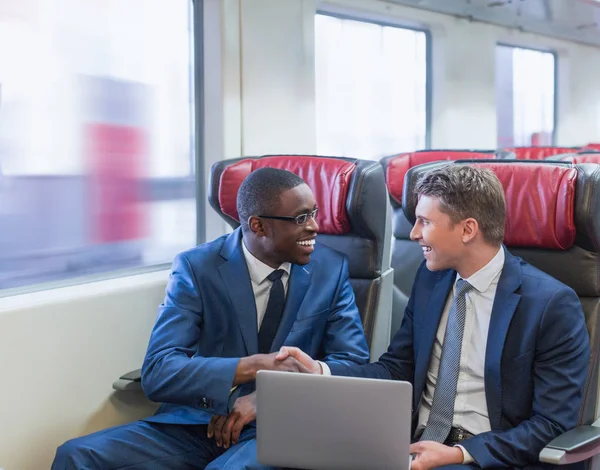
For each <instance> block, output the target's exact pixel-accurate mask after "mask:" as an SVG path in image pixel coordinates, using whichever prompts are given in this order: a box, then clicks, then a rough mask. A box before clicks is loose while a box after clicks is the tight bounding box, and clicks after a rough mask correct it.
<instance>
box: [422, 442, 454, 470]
mask: <svg viewBox="0 0 600 470" xmlns="http://www.w3.org/2000/svg"><path fill="white" fill-rule="evenodd" d="M410 453H411V454H415V458H414V460H413V461H412V463H411V465H410V469H411V470H430V469H432V468H437V467H441V466H442V465H451V464H462V463H463V459H464V456H463V453H462V450H460V448H458V447H450V446H445V445H444V444H440V443H439V442H433V441H422V442H415V443H414V444H411V445H410Z"/></svg>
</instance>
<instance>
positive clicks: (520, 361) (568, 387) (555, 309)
mask: <svg viewBox="0 0 600 470" xmlns="http://www.w3.org/2000/svg"><path fill="white" fill-rule="evenodd" d="M416 193H417V197H418V204H417V206H416V211H415V215H416V223H415V226H414V228H413V230H412V232H411V239H413V240H416V241H418V242H419V244H420V245H421V247H422V248H423V254H424V256H425V261H424V263H423V264H422V265H421V267H420V268H419V270H418V272H417V274H416V278H415V283H414V285H413V289H412V293H411V297H410V300H409V303H408V306H407V308H406V311H405V314H404V318H403V322H402V326H401V328H400V330H399V331H398V332H397V333H396V335H395V337H394V339H393V340H392V343H391V345H390V347H389V349H388V351H387V352H386V353H385V354H383V355H382V356H381V358H380V359H379V361H377V362H375V363H372V364H367V365H362V366H361V365H352V364H336V365H332V366H331V368H330V373H331V374H334V375H347V376H360V377H371V378H381V379H394V380H405V381H409V382H411V383H412V384H413V391H414V394H413V431H414V441H413V444H412V445H411V453H413V454H415V459H414V460H413V462H412V469H413V470H428V469H431V468H436V467H442V466H444V468H446V469H447V468H451V467H456V468H469V467H471V465H475V466H477V467H481V468H495V467H527V466H530V467H532V466H543V465H542V464H540V462H539V460H538V455H539V453H540V451H541V449H542V448H543V447H544V446H545V445H546V444H547V443H548V442H550V441H551V440H552V439H553V438H555V437H556V436H558V435H560V434H561V433H563V432H565V431H567V430H568V429H570V428H573V427H575V426H576V425H577V416H578V411H579V408H580V405H581V400H582V391H583V386H584V382H585V379H586V375H587V367H588V362H589V355H590V349H589V340H588V334H587V331H586V327H585V320H584V315H583V311H582V308H581V304H580V302H579V299H578V297H577V295H576V294H575V292H574V291H573V290H572V289H570V288H569V287H567V286H565V285H564V284H562V283H560V282H559V281H557V280H556V279H554V278H552V277H550V276H549V275H547V274H545V273H543V272H541V271H540V270H538V269H536V268H534V267H533V266H531V265H529V264H527V263H526V262H524V261H523V260H522V259H520V258H516V257H514V256H512V255H511V254H510V253H509V252H508V251H507V250H506V249H505V247H504V246H503V245H502V241H503V238H504V225H505V219H506V203H505V198H504V191H503V188H502V185H501V183H500V181H499V180H498V178H497V177H496V175H495V174H494V173H493V172H492V171H490V170H486V169H482V168H477V167H475V166H464V165H448V166H445V167H442V168H440V169H436V170H433V171H431V172H429V173H427V174H425V175H424V176H423V178H422V179H421V180H420V181H419V182H418V183H417V187H416ZM289 356H292V357H295V358H297V359H298V360H300V361H301V362H302V363H303V364H304V365H305V366H306V367H307V368H308V369H309V371H311V372H312V373H328V371H327V370H322V368H321V366H320V365H319V364H318V363H316V362H314V361H312V360H311V359H310V357H308V356H306V355H305V354H304V353H303V352H302V351H301V350H299V349H297V348H286V347H284V348H282V350H281V352H280V354H279V356H278V358H279V359H284V358H289Z"/></svg>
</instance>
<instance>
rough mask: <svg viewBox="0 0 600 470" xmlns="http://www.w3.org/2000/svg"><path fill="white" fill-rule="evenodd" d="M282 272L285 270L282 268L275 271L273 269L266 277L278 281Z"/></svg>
mask: <svg viewBox="0 0 600 470" xmlns="http://www.w3.org/2000/svg"><path fill="white" fill-rule="evenodd" d="M284 272H285V271H284V270H283V269H276V270H275V271H273V272H272V273H271V274H269V275H268V276H267V279H268V280H269V281H271V282H275V281H278V280H279V279H281V276H283V273H284Z"/></svg>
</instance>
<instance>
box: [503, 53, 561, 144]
mask: <svg viewBox="0 0 600 470" xmlns="http://www.w3.org/2000/svg"><path fill="white" fill-rule="evenodd" d="M555 106H556V56H555V54H554V53H552V52H545V51H538V50H533V49H525V48H521V47H513V46H505V45H499V46H497V48H496V110H497V123H498V146H499V147H513V146H529V145H552V144H553V143H554V129H555V124H556V122H555V119H556V113H555Z"/></svg>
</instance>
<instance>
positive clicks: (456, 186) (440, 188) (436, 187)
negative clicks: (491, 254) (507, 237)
mask: <svg viewBox="0 0 600 470" xmlns="http://www.w3.org/2000/svg"><path fill="white" fill-rule="evenodd" d="M415 195H416V197H417V198H418V197H420V196H431V197H435V198H438V199H439V201H440V210H441V211H442V212H444V213H445V214H447V215H448V216H450V219H451V220H452V223H454V224H456V223H458V222H460V221H461V220H465V219H467V218H469V217H472V218H473V219H475V220H477V222H478V223H479V229H480V230H481V233H482V235H483V238H484V240H485V241H486V242H488V243H490V244H494V245H495V244H498V245H499V244H501V243H502V241H503V240H504V224H505V222H506V199H505V197H504V189H503V188H502V184H501V183H500V180H499V179H498V177H497V176H496V174H495V173H494V172H493V171H491V170H488V169H486V168H481V167H477V166H471V165H460V164H449V165H445V166H443V167H441V168H438V169H435V170H432V171H429V172H427V173H426V174H424V175H423V176H422V177H421V178H420V179H419V181H418V182H417V185H416V188H415Z"/></svg>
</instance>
